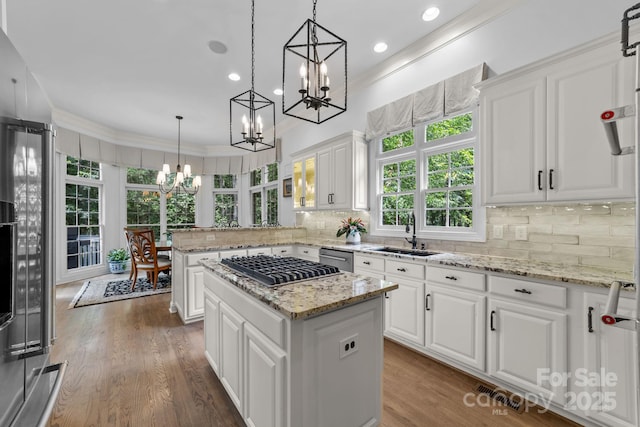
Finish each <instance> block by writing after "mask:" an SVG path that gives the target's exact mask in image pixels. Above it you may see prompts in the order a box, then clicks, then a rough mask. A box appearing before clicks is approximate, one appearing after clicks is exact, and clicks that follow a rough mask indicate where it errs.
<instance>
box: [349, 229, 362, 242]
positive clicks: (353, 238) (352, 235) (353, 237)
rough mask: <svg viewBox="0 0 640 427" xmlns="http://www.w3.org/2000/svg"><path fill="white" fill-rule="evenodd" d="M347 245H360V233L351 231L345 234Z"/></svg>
mask: <svg viewBox="0 0 640 427" xmlns="http://www.w3.org/2000/svg"><path fill="white" fill-rule="evenodd" d="M347 243H349V244H352V245H359V244H360V232H359V231H357V230H352V231H350V232H348V233H347Z"/></svg>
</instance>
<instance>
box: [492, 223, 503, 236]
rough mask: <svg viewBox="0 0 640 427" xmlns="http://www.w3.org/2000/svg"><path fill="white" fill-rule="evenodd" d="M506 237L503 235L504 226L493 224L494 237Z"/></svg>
mask: <svg viewBox="0 0 640 427" xmlns="http://www.w3.org/2000/svg"><path fill="white" fill-rule="evenodd" d="M503 237H504V235H503V227H502V226H501V225H494V226H493V238H494V239H502V238H503Z"/></svg>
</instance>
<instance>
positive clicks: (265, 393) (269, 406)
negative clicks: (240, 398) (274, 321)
mask: <svg viewBox="0 0 640 427" xmlns="http://www.w3.org/2000/svg"><path fill="white" fill-rule="evenodd" d="M244 348H245V356H244V393H245V396H244V407H245V413H244V418H245V421H246V423H247V425H248V426H257V425H259V426H267V427H268V426H273V427H277V426H284V425H285V420H286V417H285V409H286V408H285V394H284V391H285V384H286V369H285V362H286V353H285V352H284V351H282V349H280V348H278V347H277V346H275V345H274V344H273V343H272V342H271V341H270V340H269V339H268V338H266V337H265V336H264V335H262V334H261V333H260V332H259V331H258V330H257V329H255V328H253V327H252V326H251V325H250V324H246V325H245V328H244Z"/></svg>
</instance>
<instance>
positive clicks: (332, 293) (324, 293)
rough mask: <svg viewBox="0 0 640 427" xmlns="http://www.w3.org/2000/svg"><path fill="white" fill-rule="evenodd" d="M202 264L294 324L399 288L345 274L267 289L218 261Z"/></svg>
mask: <svg viewBox="0 0 640 427" xmlns="http://www.w3.org/2000/svg"><path fill="white" fill-rule="evenodd" d="M200 264H202V265H203V266H204V267H205V268H207V269H208V270H210V271H212V272H213V273H214V274H216V275H217V276H219V277H221V278H223V279H225V280H227V281H228V282H229V283H231V284H233V285H235V286H236V287H238V288H239V289H242V290H243V291H245V292H247V293H248V294H249V295H251V296H253V297H255V298H257V299H258V300H260V301H262V302H264V303H265V304H267V305H268V306H270V307H272V308H273V309H275V310H277V311H279V312H280V313H282V314H284V315H285V316H287V317H289V318H290V319H292V320H296V319H304V318H305V317H310V316H314V315H318V314H321V313H324V312H327V311H332V310H335V309H339V308H341V307H345V306H348V305H352V304H356V303H358V302H361V301H365V300H367V299H370V298H374V297H377V296H379V295H382V294H383V293H385V292H388V291H392V290H394V289H397V288H398V285H397V284H395V283H392V282H389V281H386V280H379V279H373V278H371V277H365V276H361V275H357V274H353V273H346V272H342V273H338V274H334V275H330V276H324V277H318V278H315V279H310V280H303V281H299V282H295V283H290V284H285V285H280V286H276V287H268V286H265V285H262V284H260V283H259V282H257V281H256V280H254V279H251V278H249V277H247V276H245V275H243V274H241V273H239V272H237V271H235V270H232V269H230V268H228V267H226V266H225V265H223V264H221V263H220V262H219V261H218V260H202V261H200Z"/></svg>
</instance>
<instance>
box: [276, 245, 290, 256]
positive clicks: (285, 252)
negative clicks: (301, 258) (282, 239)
mask: <svg viewBox="0 0 640 427" xmlns="http://www.w3.org/2000/svg"><path fill="white" fill-rule="evenodd" d="M271 251H272V252H273V254H274V255H279V256H294V255H295V251H294V249H293V246H274V247H273V248H271Z"/></svg>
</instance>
